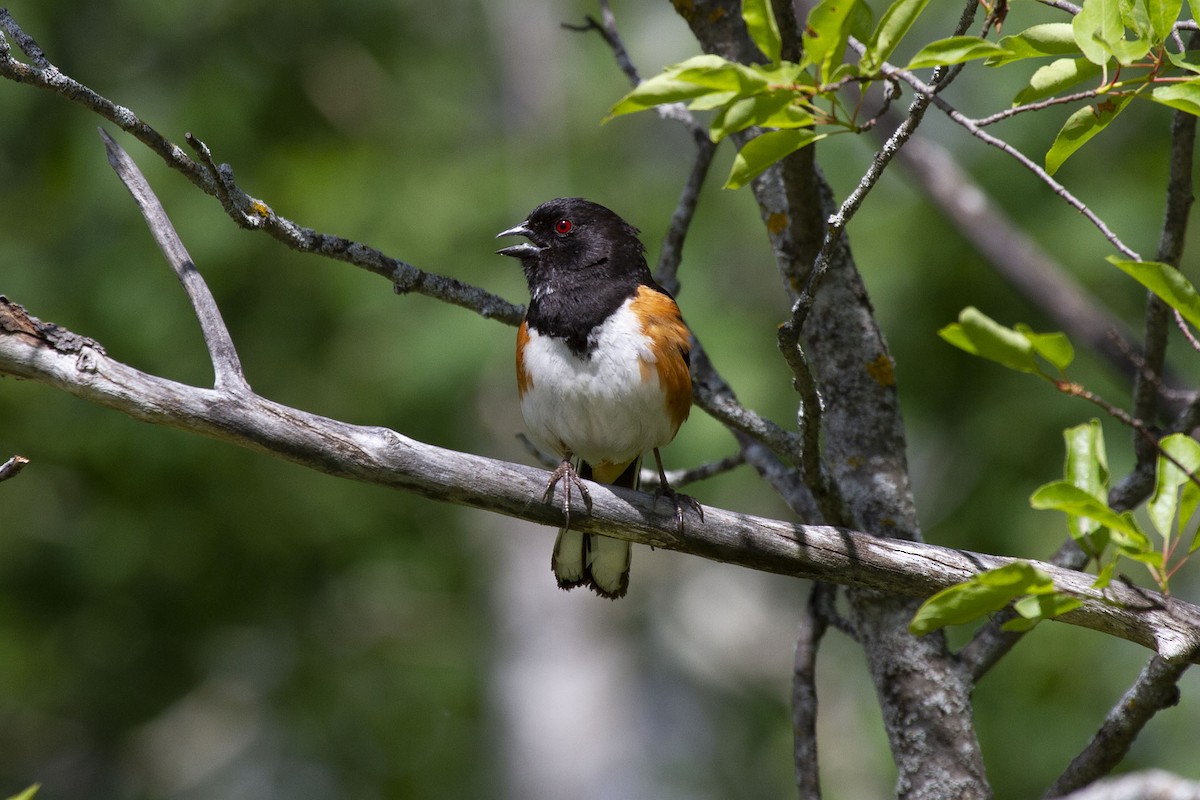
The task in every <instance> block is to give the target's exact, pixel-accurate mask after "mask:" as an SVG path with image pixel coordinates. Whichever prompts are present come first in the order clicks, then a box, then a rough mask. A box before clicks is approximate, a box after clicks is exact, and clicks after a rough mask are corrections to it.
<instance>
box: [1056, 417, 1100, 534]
mask: <svg viewBox="0 0 1200 800" xmlns="http://www.w3.org/2000/svg"><path fill="white" fill-rule="evenodd" d="M1063 440H1064V441H1065V442H1066V449H1067V457H1066V463H1065V465H1064V468H1063V477H1064V479H1065V480H1066V482H1067V483H1069V484H1071V485H1072V486H1075V487H1078V488H1079V489H1082V490H1083V491H1085V492H1087V493H1088V494H1089V495H1091V496H1092V497H1094V498H1096V499H1097V500H1099V501H1100V502H1104V501H1105V499H1106V498H1107V496H1108V455H1107V454H1106V452H1105V449H1104V429H1103V428H1102V427H1101V426H1100V420H1098V419H1092V420H1091V421H1089V422H1085V423H1084V424H1082V425H1076V426H1075V427H1073V428H1067V429H1066V430H1064V431H1063ZM1071 519H1072V520H1077V519H1078V518H1077V517H1071ZM1088 532H1089V533H1090V531H1088Z"/></svg>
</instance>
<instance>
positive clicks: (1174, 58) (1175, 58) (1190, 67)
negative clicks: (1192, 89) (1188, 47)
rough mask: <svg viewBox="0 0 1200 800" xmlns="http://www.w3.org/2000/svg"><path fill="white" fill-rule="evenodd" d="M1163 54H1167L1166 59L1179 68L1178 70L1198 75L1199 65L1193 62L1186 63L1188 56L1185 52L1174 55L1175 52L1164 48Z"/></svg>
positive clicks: (1199, 71)
mask: <svg viewBox="0 0 1200 800" xmlns="http://www.w3.org/2000/svg"><path fill="white" fill-rule="evenodd" d="M1164 52H1165V53H1166V54H1167V58H1168V59H1169V60H1170V61H1171V63H1172V64H1174V65H1175V66H1177V67H1179V68H1180V69H1182V70H1186V71H1188V72H1192V73H1200V64H1196V63H1194V62H1191V61H1188V54H1187V53H1186V52H1185V53H1175V52H1172V51H1171V50H1169V49H1165V48H1164Z"/></svg>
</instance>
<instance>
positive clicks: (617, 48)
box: [562, 0, 642, 86]
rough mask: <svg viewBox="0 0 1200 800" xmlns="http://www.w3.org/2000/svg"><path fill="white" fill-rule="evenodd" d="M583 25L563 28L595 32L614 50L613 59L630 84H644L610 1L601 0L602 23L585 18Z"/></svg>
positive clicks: (565, 23)
mask: <svg viewBox="0 0 1200 800" xmlns="http://www.w3.org/2000/svg"><path fill="white" fill-rule="evenodd" d="M584 20H585V22H584V24H583V25H572V24H570V23H568V22H564V23H563V24H562V26H563V27H564V28H566V29H567V30H569V31H578V32H581V33H586V32H588V31H595V32H596V33H598V34H600V37H601V38H602V39H604V43H605V44H607V45H608V48H609V49H610V50H612V52H613V57H614V58H616V60H617V66H618V67H620V68H621V71H622V72H624V73H625V77H627V78H629V82H630V83H631V84H633V85H634V86H637V85H638V84H639V83H641V82H642V76H641V75H639V74H638V69H637V66H636V65H634V63H633V59H631V58H630V57H629V51H628V50H626V49H625V43H624V42H623V41H622V40H621V36H620V34H619V33H618V32H617V18H616V17H615V16H614V15H613V13H612V8H611V7H610V6H609V4H608V0H600V20H601V21H600V22H597V21H596V18H595V17H592V16H587V17H584Z"/></svg>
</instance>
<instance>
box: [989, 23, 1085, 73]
mask: <svg viewBox="0 0 1200 800" xmlns="http://www.w3.org/2000/svg"><path fill="white" fill-rule="evenodd" d="M997 44H999V45H1000V47H1001V48H1002V49H1003V50H1004V53H1003V54H998V55H996V56H994V57H992V58H989V59H988V60H987V66H989V67H1000V66H1004V65H1005V64H1011V63H1012V62H1014V61H1021V60H1023V59H1026V58H1041V57H1043V56H1066V55H1079V54H1080V50H1079V45H1078V44H1076V43H1075V33H1074V31H1073V30H1072V29H1071V23H1069V22H1047V23H1044V24H1042V25H1034V26H1032V27H1030V28H1026V29H1025V30H1023V31H1021V32H1020V33H1017V34H1013V35H1012V36H1005V37H1004V38H1003V39H1001V40H1000V41H999V42H998V43H997Z"/></svg>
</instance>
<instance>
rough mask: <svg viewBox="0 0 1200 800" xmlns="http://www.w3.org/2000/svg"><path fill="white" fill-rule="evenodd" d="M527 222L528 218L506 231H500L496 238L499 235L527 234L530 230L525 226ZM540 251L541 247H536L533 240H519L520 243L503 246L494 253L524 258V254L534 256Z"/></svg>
mask: <svg viewBox="0 0 1200 800" xmlns="http://www.w3.org/2000/svg"><path fill="white" fill-rule="evenodd" d="M528 224H529V221H528V220H526V221H525V222H521V223H518V224H517V225H514V226H513V227H511V228H509V229H508V230H506V231H500V232H499V233H497V234H496V238H497V239H499V238H500V237H501V236H529V235H530V234H531V233H532V231H530V230H529V228H527V227H526V226H527V225H528ZM540 252H542V248H541V247H538V246H537V245H536V244H534V243H533V242H521V243H520V244H514V245H511V246H510V247H503V248H501V249H499V250H497V251H496V255H500V256H512V257H513V258H524V257H525V256H535V255H537V254H538V253H540Z"/></svg>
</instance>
